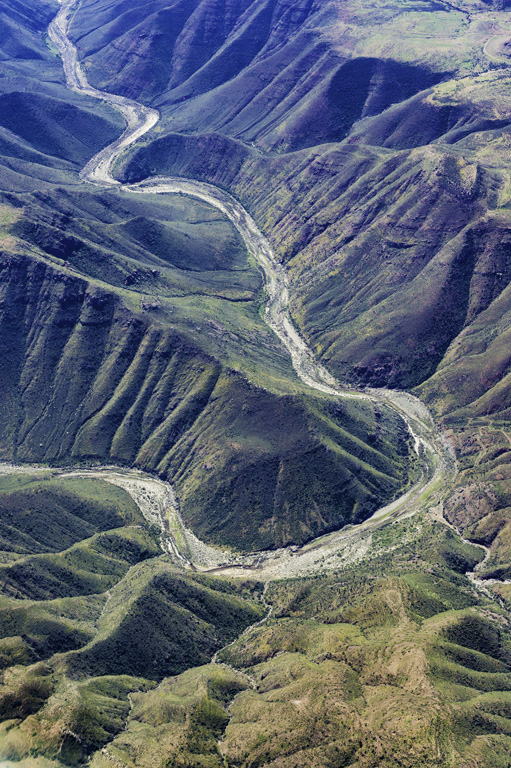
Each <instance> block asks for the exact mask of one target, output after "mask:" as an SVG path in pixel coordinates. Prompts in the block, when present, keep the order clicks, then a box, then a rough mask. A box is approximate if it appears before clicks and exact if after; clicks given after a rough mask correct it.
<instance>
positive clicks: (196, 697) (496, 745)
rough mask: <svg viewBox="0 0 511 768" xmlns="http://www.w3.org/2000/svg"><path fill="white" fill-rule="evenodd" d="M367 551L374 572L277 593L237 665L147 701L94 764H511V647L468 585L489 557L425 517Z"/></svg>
mask: <svg viewBox="0 0 511 768" xmlns="http://www.w3.org/2000/svg"><path fill="white" fill-rule="evenodd" d="M368 555H369V557H368V559H367V560H366V562H365V572H364V574H363V575H361V573H360V570H359V568H356V569H354V568H350V567H348V568H345V569H344V570H340V571H339V572H338V573H336V574H331V575H325V576H323V577H319V578H316V579H305V580H296V581H290V582H286V581H282V582H277V583H276V584H274V585H272V587H271V588H270V590H269V592H268V594H267V599H268V600H269V602H270V603H271V604H272V605H273V610H274V613H273V615H272V617H271V619H270V620H269V621H267V622H266V623H265V624H263V625H261V626H259V627H257V628H255V629H253V630H252V631H251V632H250V633H249V634H248V635H244V636H243V637H242V638H241V639H240V640H239V641H237V642H235V643H234V644H233V645H231V646H229V647H228V648H227V649H226V650H225V651H223V652H222V653H221V656H220V660H221V661H224V662H228V663H229V664H230V665H233V667H234V669H233V668H232V667H231V668H229V667H225V666H218V665H215V666H213V665H207V666H202V667H198V668H196V669H193V670H189V671H187V672H185V673H184V674H181V675H178V676H174V677H171V678H167V679H165V680H164V681H163V682H162V683H161V684H160V685H159V686H158V687H157V688H155V689H153V690H151V691H150V692H148V693H144V692H140V693H137V694H135V695H133V696H132V704H133V707H132V710H131V713H130V715H129V718H128V720H127V723H126V727H125V729H124V730H123V732H121V733H119V734H118V735H117V736H116V737H115V738H114V739H113V740H112V741H111V742H110V743H109V744H108V745H107V748H106V750H103V751H98V752H96V753H95V754H94V755H93V758H92V765H93V766H94V768H104V766H106V765H108V764H109V763H110V762H111V761H112V760H116V761H119V762H122V763H123V764H125V765H127V766H129V768H135V766H136V767H137V768H138V767H139V766H140V768H146V766H147V768H149V766H153V765H161V766H165V768H176V767H177V766H183V767H184V766H192V765H193V766H199V765H200V766H208V768H217V767H218V768H220V767H221V766H223V765H225V762H226V761H227V763H228V764H232V765H239V766H252V765H260V766H270V765H271V766H277V765H279V766H291V765H292V766H311V765H312V766H333V765H336V766H344V765H346V766H347V765H356V766H360V767H362V766H364V768H369V767H370V766H376V765H379V766H385V768H391V767H393V766H398V765H399V766H410V768H417V766H428V767H429V766H438V768H441V767H442V768H443V767H444V766H445V768H447V766H452V765H457V766H463V767H464V768H465V767H468V766H469V765H470V766H474V768H475V767H476V766H477V767H479V766H481V768H483V767H484V768H493V767H495V768H500V767H501V766H505V765H506V759H507V757H506V754H507V750H508V747H509V734H510V725H509V691H510V689H511V638H510V636H509V632H508V629H507V623H506V620H505V617H504V616H503V613H502V611H501V609H499V608H498V607H497V606H496V605H495V604H492V603H491V602H489V601H488V600H486V599H485V600H482V599H481V598H480V597H478V596H477V595H476V594H475V593H474V591H473V588H472V587H471V586H470V584H469V582H468V581H467V580H466V579H465V578H464V577H463V576H462V575H460V573H461V572H462V571H464V570H465V569H467V568H471V567H473V564H474V562H475V560H476V559H477V557H478V555H477V553H476V551H475V550H474V549H473V548H471V547H469V546H467V545H464V544H461V543H460V542H459V540H458V539H456V538H454V537H453V536H452V534H451V533H450V532H449V531H448V530H447V529H446V528H445V526H442V525H439V524H432V523H431V521H428V520H427V518H425V517H421V518H416V519H415V520H414V521H408V522H405V523H401V524H399V525H396V526H393V527H389V528H387V529H384V530H383V531H381V532H380V533H379V534H378V535H377V536H375V537H374V539H373V542H372V546H371V548H370V550H369V553H368ZM412 560H413V562H412ZM237 670H238V671H237Z"/></svg>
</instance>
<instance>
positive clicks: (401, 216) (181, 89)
mask: <svg viewBox="0 0 511 768" xmlns="http://www.w3.org/2000/svg"><path fill="white" fill-rule="evenodd" d="M109 7H115V2H113V0H112V2H111V3H109ZM285 8H286V4H285V3H281V4H279V5H278V6H277V8H276V9H275V12H274V17H273V26H272V32H271V34H270V36H269V38H268V41H267V43H266V47H263V48H262V49H261V50H260V51H259V52H258V54H257V56H254V58H253V59H251V61H250V64H249V65H248V66H246V67H245V68H244V69H242V70H241V71H240V72H239V73H237V74H236V76H235V77H234V78H232V79H229V80H227V81H226V82H224V83H222V84H220V85H219V84H216V85H215V84H214V83H213V84H212V88H211V90H210V91H208V92H202V91H201V90H200V88H199V87H198V83H199V79H200V78H199V76H200V71H198V72H197V73H195V74H189V73H188V79H187V80H183V81H182V82H181V81H180V82H178V81H177V80H172V79H171V83H172V87H171V88H170V87H169V88H167V89H166V90H164V91H161V92H158V96H157V97H156V99H157V101H158V103H159V104H160V105H162V106H163V108H164V114H165V115H166V117H168V118H169V119H168V121H167V123H166V124H165V127H166V128H167V131H168V133H167V135H166V136H163V137H161V138H159V137H155V138H154V139H153V140H152V141H148V142H147V143H146V146H145V147H142V148H140V149H138V150H137V151H136V152H135V153H134V154H133V155H132V156H131V158H127V159H126V160H125V162H124V164H122V165H121V166H120V167H119V170H120V171H121V172H122V173H124V174H125V175H126V177H127V178H130V179H138V178H141V177H145V176H147V175H150V174H151V173H153V172H168V173H175V174H181V175H184V176H191V177H193V178H199V179H203V180H205V181H212V182H213V183H216V184H219V185H220V186H222V187H224V188H227V189H229V190H230V191H231V192H233V193H234V194H235V195H236V196H237V197H238V198H239V199H240V200H241V201H242V202H243V203H244V204H245V205H246V206H247V207H248V208H249V210H250V211H251V213H252V214H253V215H254V216H255V218H256V219H257V220H258V222H259V224H260V225H261V226H262V228H263V229H264V230H265V232H266V233H267V234H268V235H269V237H270V238H271V240H272V242H273V243H274V244H275V245H276V248H277V252H278V254H279V255H280V257H281V258H282V260H284V261H286V262H287V264H288V267H289V272H290V275H291V279H292V287H293V293H292V310H293V314H294V318H295V320H296V322H297V324H298V325H299V327H300V329H301V330H302V331H303V333H304V335H305V336H306V337H308V339H309V341H310V343H311V345H312V346H313V347H314V349H315V350H316V352H317V353H318V355H319V356H320V357H321V358H322V359H323V360H324V361H325V362H326V363H327V364H328V365H330V366H331V367H332V368H333V369H334V370H335V371H336V372H338V373H339V374H340V375H341V376H342V377H348V378H350V379H351V380H353V381H358V382H363V383H368V382H369V383H372V384H376V385H388V384H390V385H393V386H397V387H405V388H410V387H413V386H418V389H417V393H418V394H419V396H421V397H423V398H424V399H425V400H426V401H427V402H428V403H429V404H430V405H431V406H432V407H433V409H434V410H435V411H436V413H437V414H438V415H439V416H441V417H443V418H444V419H445V420H446V421H447V422H448V424H449V426H450V427H452V428H453V429H454V431H455V432H456V431H457V430H459V429H462V430H463V433H460V434H459V435H457V436H456V435H455V436H454V437H453V439H454V440H455V441H456V442H457V444H458V446H459V450H460V456H461V455H463V454H465V453H466V452H467V451H468V452H470V451H471V447H470V446H471V445H472V444H474V443H475V444H477V443H478V442H479V441H482V443H483V444H484V446H486V443H487V442H488V441H489V440H490V439H494V440H497V441H498V445H500V442H503V443H504V444H505V443H506V442H507V441H508V439H509V430H508V428H507V422H508V417H509V405H510V402H511V400H510V397H511V395H510V379H509V364H510V359H509V354H508V347H509V344H508V325H509V295H508V294H509V285H508V284H509V279H510V276H511V275H510V273H509V264H508V262H509V254H508V251H509V242H508V241H509V227H510V218H509V172H508V168H509V150H508V143H509V142H508V138H509V136H508V134H509V98H508V92H509V87H508V86H509V75H508V72H507V69H506V67H505V58H504V56H503V54H502V52H501V54H499V55H500V60H499V61H498V62H496V61H495V60H492V59H491V57H489V56H487V55H486V54H485V53H484V50H483V49H484V46H485V44H486V42H487V40H488V39H489V38H491V37H492V35H493V36H494V37H495V39H497V38H498V35H499V34H501V35H502V40H504V38H505V35H504V32H503V30H504V29H505V28H506V19H507V15H506V13H507V12H506V11H505V9H504V10H503V11H502V13H501V14H500V15H499V12H498V11H491V12H490V10H489V8H488V6H487V5H484V4H482V3H469V4H467V3H465V4H459V9H458V10H455V9H454V8H453V7H452V6H450V7H449V9H448V10H446V8H445V7H444V6H442V5H441V4H438V5H434V6H429V7H425V6H422V5H421V6H418V5H413V6H411V5H410V4H409V3H403V4H398V3H396V4H394V5H393V6H388V5H387V6H384V7H383V6H381V5H380V4H379V3H377V2H374V3H373V4H371V6H370V7H364V15H363V18H362V16H361V15H360V14H361V11H360V9H359V8H358V7H353V6H350V7H349V21H350V24H351V27H350V29H348V28H347V27H345V26H344V22H345V21H346V19H347V18H348V10H347V11H346V14H347V16H346V19H345V17H344V16H343V15H342V14H339V13H338V12H336V13H335V14H334V11H333V10H332V8H331V6H330V5H329V4H326V5H323V6H322V8H321V9H318V8H316V7H315V6H312V7H310V8H309V11H308V12H309V16H308V19H307V24H306V25H303V18H302V17H300V16H299V14H297V17H296V26H293V25H291V27H289V26H288V30H290V33H289V36H288V38H289V39H288V42H289V45H287V44H286V43H285V42H284V41H283V40H282V39H280V38H279V34H280V33H281V30H282V27H280V26H279V23H278V22H277V18H280V17H279V14H280V13H283V14H285ZM243 18H244V19H248V17H246V16H244V17H243ZM195 21H196V19H195V18H193V17H190V19H189V20H187V22H186V25H187V26H186V29H187V30H188V32H187V35H184V36H183V37H182V38H181V39H180V40H179V42H178V43H177V44H176V46H175V49H174V50H175V51H180V54H181V55H182V54H183V51H184V48H185V46H186V43H187V42H190V40H192V39H195V38H194V35H197V34H199V31H198V30H199V28H198V27H195V26H194V24H195ZM85 23H86V22H85V20H82V24H85ZM499 25H500V27H499ZM240 28H241V27H239V28H238V27H235V28H233V30H232V32H231V33H230V37H229V40H231V41H232V42H234V41H235V40H236V39H237V35H238V33H239V29H240ZM127 30H128V28H126V29H125V30H124V32H123V34H128V31H127ZM334 30H335V33H334ZM305 34H306V36H307V37H306V38H305ZM297 41H300V44H299V45H298V42H297ZM397 41H399V42H398V43H397ZM295 43H296V45H295ZM496 44H497V43H495V45H496ZM293 45H294V47H293ZM318 46H322V47H321V52H322V53H321V55H319V54H318ZM499 50H501V51H504V50H505V47H504V48H503V47H502V46H501V47H500V48H499ZM83 51H84V55H86V54H87V53H88V50H87V40H86V39H84V48H83ZM105 51H106V47H102V48H101V50H98V51H96V52H95V53H94V55H93V56H92V60H95V57H96V58H97V57H101V56H102V55H103V53H104V52H105ZM334 56H335V57H337V58H335V60H334V58H331V57H334ZM380 56H381V58H379V57H380ZM176 61H177V60H176ZM176 61H175V62H174V63H175V64H176V67H177V63H176ZM277 62H278V63H279V66H276V64H277ZM283 62H285V64H286V66H285V67H284V66H281V65H283ZM299 62H300V63H301V64H302V65H303V66H302V69H300V66H299ZM332 62H334V63H332ZM273 65H275V68H274V69H273V68H272V66H273ZM304 71H306V72H307V76H304ZM178 72H179V68H178V67H177V68H176V70H175V77H176V78H178ZM263 72H264V78H265V79H264V81H261V79H260V77H258V75H259V76H260V75H261V73H263ZM298 72H300V73H301V76H302V78H304V79H302V80H300V81H297V80H296V74H297V73H298ZM452 75H455V77H454V78H453V77H452ZM308 77H310V78H315V79H314V81H313V82H312V81H311V80H308V79H307V78H308ZM440 77H443V82H440V83H437V84H434V83H435V78H437V80H438V78H440ZM118 78H119V82H120V81H122V78H123V74H122V72H119V73H118ZM428 78H429V79H428ZM297 82H299V84H300V87H301V86H303V88H302V90H301V91H300V92H299V86H298V85H297ZM368 83H370V84H371V87H370V88H369V89H368V86H367V84H368ZM196 86H197V87H196ZM297 88H298V90H297ZM173 89H174V90H173ZM187 89H188V90H187ZM155 93H156V92H155ZM283 93H285V94H286V96H285V98H283V97H282V94H283ZM389 93H391V94H392V96H391V101H392V102H394V103H390V102H389V100H388V99H387V95H388V94H389ZM174 94H180V95H181V96H182V95H185V96H186V98H185V99H184V101H183V102H177V101H174V100H173V96H174ZM242 94H243V96H242ZM220 95H221V96H222V98H219V96H220ZM256 105H257V108H256ZM318 112H320V113H321V115H322V116H323V118H324V119H322V120H321V121H320V123H319V128H315V127H312V126H311V120H312V117H311V115H316V114H318ZM170 118H172V119H170ZM314 125H315V126H317V125H318V121H316V122H315V123H314ZM197 129H199V130H203V131H211V129H214V130H216V131H217V133H215V134H207V135H203V136H199V137H197V136H196V135H190V134H192V132H193V131H197ZM170 131H172V133H170ZM315 131H316V132H317V131H319V133H315ZM221 134H223V135H221ZM346 134H347V135H346ZM309 140H310V144H311V145H314V144H317V143H318V144H319V142H321V141H328V142H330V143H328V144H319V145H318V146H309ZM249 143H250V145H249ZM261 150H262V151H261ZM276 150H277V151H276ZM290 150H299V151H290ZM254 179H256V180H257V183H254ZM454 297H455V298H454ZM473 418H475V419H477V421H475V422H474V425H473V428H472V427H470V428H469V429H468V430H467V429H466V425H467V423H469V424H471V423H472V422H471V421H470V420H471V419H473ZM501 438H502V439H501ZM498 445H497V446H495V450H498V452H499V455H498V462H497V463H496V462H495V461H494V459H497V457H496V456H495V457H493V456H490V459H489V462H488V463H486V460H483V461H482V463H480V465H479V464H478V465H477V466H476V465H471V466H469V465H470V460H468V459H467V467H466V470H467V471H466V473H465V472H464V474H463V476H462V478H461V479H460V483H459V486H458V488H457V489H456V491H455V494H454V496H453V498H452V500H451V502H450V504H451V507H452V508H453V509H454V508H456V509H457V510H458V512H457V513H456V519H457V520H458V521H459V522H462V523H463V525H464V526H467V531H469V526H470V525H471V524H472V523H476V522H477V521H478V520H479V519H481V515H482V514H483V511H484V515H488V516H489V517H488V519H487V520H486V521H485V523H484V526H485V527H484V530H485V534H484V536H485V540H487V541H488V542H490V541H491V540H492V539H493V537H494V536H495V535H496V534H497V533H498V531H502V533H501V535H500V536H499V542H501V543H499V544H496V545H495V549H496V551H497V550H498V551H499V552H500V555H499V556H498V557H497V555H496V554H495V558H496V559H494V561H493V564H494V566H495V567H503V568H507V560H508V556H507V554H506V551H507V547H506V545H505V544H503V543H502V542H504V541H505V539H506V537H507V531H508V528H507V523H506V522H505V521H507V509H508V501H507V496H508V474H509V472H508V468H507V467H508V461H507V458H508V457H506V451H505V450H504V448H502V449H500V448H498ZM489 450H490V453H491V449H490V448H489ZM474 459H475V460H477V461H478V459H477V451H476V452H475V453H474ZM497 464H498V466H497ZM467 473H468V474H467ZM465 481H466V482H468V483H469V488H468V489H467V491H466V493H464V492H463V490H462V487H463V484H464V483H465ZM477 485H479V487H478V489H476V486H477ZM460 499H464V502H463V503H464V504H465V509H464V511H461V506H460V504H461V502H460ZM453 514H454V513H453ZM453 519H455V518H454V517H453ZM488 532H490V533H488ZM488 537H489V538H488Z"/></svg>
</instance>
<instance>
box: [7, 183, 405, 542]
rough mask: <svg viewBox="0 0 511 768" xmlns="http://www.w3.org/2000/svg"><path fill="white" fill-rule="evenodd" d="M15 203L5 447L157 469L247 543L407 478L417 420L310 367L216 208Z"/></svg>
mask: <svg viewBox="0 0 511 768" xmlns="http://www.w3.org/2000/svg"><path fill="white" fill-rule="evenodd" d="M6 199H9V200H10V201H11V202H12V201H13V200H14V199H15V198H13V197H11V198H6ZM15 200H16V204H17V206H19V207H17V208H12V207H9V206H7V205H5V206H4V208H3V215H4V221H5V225H4V238H5V239H4V243H5V245H6V247H7V248H8V250H9V251H10V255H8V254H7V253H5V254H4V259H3V270H2V275H3V278H2V315H1V323H2V327H3V328H4V332H3V334H2V339H3V342H2V358H1V365H0V370H1V376H2V399H3V408H2V414H3V415H2V443H1V445H2V456H3V457H4V458H15V459H16V460H18V461H20V460H21V461H29V462H33V461H45V462H52V463H56V462H59V463H61V462H64V463H67V464H69V463H73V462H77V461H84V460H86V461H93V462H114V463H118V464H123V465H127V466H137V467H141V468H143V469H145V470H149V471H152V472H156V473H158V474H160V475H161V476H163V477H166V478H168V479H169V480H171V481H173V482H175V483H176V488H177V490H178V493H179V497H180V502H181V508H182V512H183V515H184V517H185V520H186V521H187V522H188V523H190V524H191V525H192V526H193V528H194V529H195V530H196V531H197V532H198V533H199V534H200V535H203V536H205V537H206V538H208V539H209V540H214V541H217V542H222V543H224V544H230V545H234V546H236V547H241V548H243V549H247V548H248V549H251V548H261V547H263V548H264V547H272V546H275V545H281V544H287V543H292V542H295V543H300V542H303V541H305V540H307V539H309V538H311V537H312V536H315V535H318V534H320V533H322V532H324V531H327V530H331V529H332V528H336V527H339V526H340V525H342V524H344V523H345V522H355V521H357V520H361V519H364V518H365V517H367V516H368V515H369V514H370V513H371V512H372V511H374V510H375V509H376V508H377V507H378V506H379V505H381V504H382V503H384V502H385V501H386V500H389V499H392V498H393V497H394V496H396V495H397V494H398V493H399V491H400V488H401V487H402V486H403V485H404V484H406V482H407V480H408V476H409V467H408V464H409V438H408V435H407V432H406V429H405V427H404V424H403V423H402V422H401V420H400V419H399V417H397V416H396V415H394V414H393V413H392V412H391V411H388V410H387V409H381V408H377V407H376V406H375V405H373V404H370V403H362V404H359V403H357V402H355V401H349V400H348V401H346V403H344V404H338V403H336V402H334V401H332V400H331V399H330V398H326V397H325V398H324V397H321V396H317V395H316V394H314V393H312V392H311V391H309V390H308V389H307V388H305V387H303V386H302V385H301V384H300V383H299V382H298V381H297V380H296V377H295V374H294V373H293V371H292V368H291V364H290V361H289V359H288V357H287V354H286V353H285V351H284V350H283V349H282V348H281V347H280V346H279V344H278V341H277V339H276V337H273V334H272V333H271V331H269V329H268V328H267V326H266V325H265V323H264V321H263V319H262V317H261V315H260V313H259V307H260V304H261V293H260V292H261V277H260V275H259V273H258V271H257V269H256V268H255V267H254V265H253V264H252V263H251V262H250V261H248V260H247V255H246V252H245V251H244V249H243V247H242V245H241V243H240V240H239V237H238V236H237V235H236V233H235V231H234V230H233V228H232V226H231V225H230V224H227V223H226V222H225V221H223V220H222V219H220V218H219V217H218V214H217V213H216V212H215V211H214V210H212V209H211V208H209V207H208V206H206V205H204V204H202V203H193V202H183V201H181V200H175V201H170V202H165V201H159V202H158V201H157V202H153V201H152V200H150V199H145V198H141V197H140V196H137V197H136V198H130V197H128V196H119V195H118V194H112V193H102V194H100V195H94V196H93V195H90V194H88V193H83V194H81V195H77V194H74V195H72V196H71V195H68V194H67V193H66V192H65V191H63V190H61V191H59V192H58V193H57V192H55V193H52V195H49V194H46V195H44V196H37V195H36V196H27V197H23V196H18V197H17V198H16V199H15ZM50 210H51V213H50ZM71 210H72V211H73V213H74V216H73V217H71V216H70V211H71ZM210 238H213V239H212V240H211V239H210ZM27 253H28V254H30V256H28V255H27ZM77 273H81V275H82V277H80V276H79V274H77Z"/></svg>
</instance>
